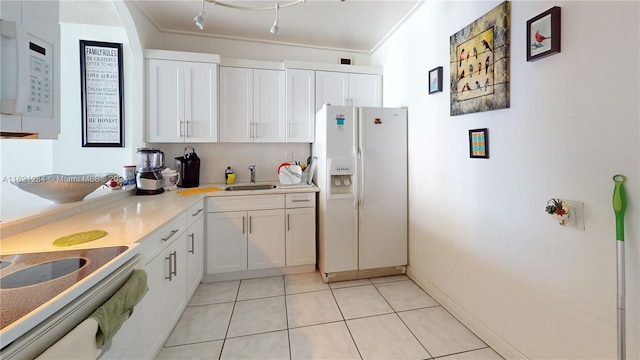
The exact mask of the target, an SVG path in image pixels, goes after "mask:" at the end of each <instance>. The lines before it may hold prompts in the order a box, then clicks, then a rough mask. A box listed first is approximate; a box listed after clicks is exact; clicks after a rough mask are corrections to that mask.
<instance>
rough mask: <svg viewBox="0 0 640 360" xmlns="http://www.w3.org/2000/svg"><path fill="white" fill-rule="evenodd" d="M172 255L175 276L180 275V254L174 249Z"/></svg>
mask: <svg viewBox="0 0 640 360" xmlns="http://www.w3.org/2000/svg"><path fill="white" fill-rule="evenodd" d="M170 256H173V272H172V274H173V276H178V254H177V253H176V252H175V251H174V252H172V253H171V255H170Z"/></svg>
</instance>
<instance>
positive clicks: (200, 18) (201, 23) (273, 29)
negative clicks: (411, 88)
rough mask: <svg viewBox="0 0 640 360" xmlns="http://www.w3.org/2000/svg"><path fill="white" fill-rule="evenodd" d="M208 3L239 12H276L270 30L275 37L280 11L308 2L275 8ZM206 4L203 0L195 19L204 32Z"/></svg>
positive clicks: (300, 0)
mask: <svg viewBox="0 0 640 360" xmlns="http://www.w3.org/2000/svg"><path fill="white" fill-rule="evenodd" d="M206 1H207V2H210V3H212V4H213V5H219V6H223V7H227V8H231V9H237V10H253V11H264V10H275V11H276V20H275V21H274V22H273V25H271V29H269V32H270V33H272V34H273V35H276V34H278V31H279V30H280V28H279V26H278V25H279V22H280V20H279V18H278V10H279V9H281V8H287V7H289V6H294V5H298V4H302V3H304V2H306V0H294V1H291V2H289V3H286V4H283V5H280V3H278V2H276V3H275V5H274V6H268V7H249V6H239V5H232V4H227V3H224V2H221V1H218V0H206ZM204 2H205V0H202V7H201V8H200V13H199V14H198V15H196V17H194V18H193V23H194V24H195V25H196V26H197V27H198V28H199V29H200V30H203V29H204V18H205V13H204Z"/></svg>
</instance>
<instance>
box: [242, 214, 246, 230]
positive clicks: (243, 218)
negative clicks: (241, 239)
mask: <svg viewBox="0 0 640 360" xmlns="http://www.w3.org/2000/svg"><path fill="white" fill-rule="evenodd" d="M244 221H245V217H244V216H243V217H242V233H243V234H244V232H245V229H244Z"/></svg>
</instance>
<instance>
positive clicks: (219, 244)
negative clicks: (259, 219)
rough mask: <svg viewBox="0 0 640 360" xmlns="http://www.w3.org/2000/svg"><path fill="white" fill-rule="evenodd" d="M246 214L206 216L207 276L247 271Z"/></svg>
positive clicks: (227, 213) (240, 212) (225, 213)
mask: <svg viewBox="0 0 640 360" xmlns="http://www.w3.org/2000/svg"><path fill="white" fill-rule="evenodd" d="M246 219H247V212H246V211H235V212H222V213H211V214H207V263H206V267H207V271H206V272H207V274H217V273H223V272H231V271H241V270H246V269H247V225H246Z"/></svg>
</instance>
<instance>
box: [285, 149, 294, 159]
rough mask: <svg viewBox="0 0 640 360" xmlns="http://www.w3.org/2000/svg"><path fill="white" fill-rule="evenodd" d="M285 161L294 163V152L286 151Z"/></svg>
mask: <svg viewBox="0 0 640 360" xmlns="http://www.w3.org/2000/svg"><path fill="white" fill-rule="evenodd" d="M284 161H293V152H292V151H286V152H285V153H284Z"/></svg>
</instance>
